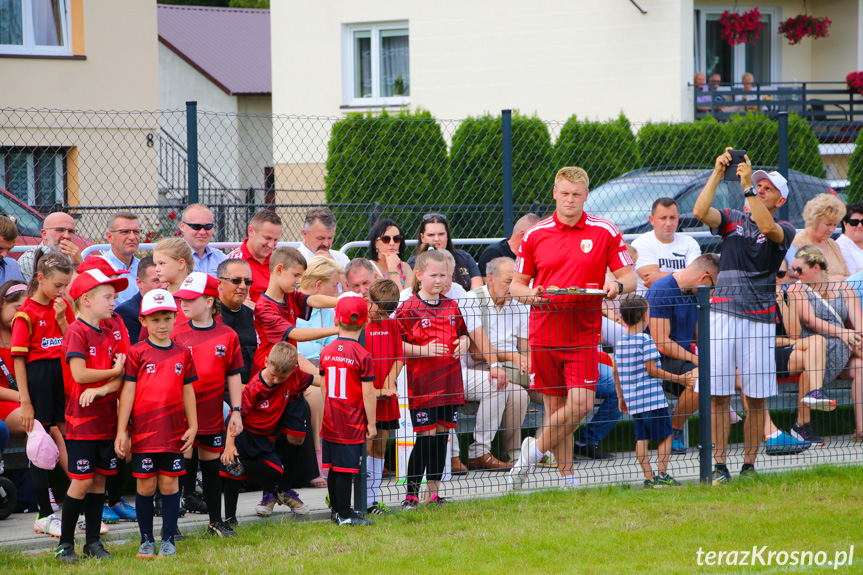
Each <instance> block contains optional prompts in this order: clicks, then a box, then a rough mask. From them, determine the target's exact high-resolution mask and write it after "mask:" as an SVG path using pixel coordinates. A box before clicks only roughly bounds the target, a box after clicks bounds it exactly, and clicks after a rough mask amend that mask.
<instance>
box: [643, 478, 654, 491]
mask: <svg viewBox="0 0 863 575" xmlns="http://www.w3.org/2000/svg"><path fill="white" fill-rule="evenodd" d="M654 487H656V483H654V480H653V479H645V480H644V488H645V489H653V488H654Z"/></svg>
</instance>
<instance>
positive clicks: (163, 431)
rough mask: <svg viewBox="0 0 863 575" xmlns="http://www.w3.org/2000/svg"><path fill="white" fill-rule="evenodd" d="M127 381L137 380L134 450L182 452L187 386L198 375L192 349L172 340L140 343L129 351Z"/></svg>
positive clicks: (185, 427) (137, 451) (133, 415)
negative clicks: (184, 388) (160, 345)
mask: <svg viewBox="0 0 863 575" xmlns="http://www.w3.org/2000/svg"><path fill="white" fill-rule="evenodd" d="M125 379H126V381H134V382H135V404H134V405H133V406H132V452H133V453H180V449H181V448H182V446H183V440H182V439H181V438H182V437H183V434H184V433H185V432H186V429H187V426H186V412H185V411H184V408H183V386H184V385H189V384H191V383H192V382H194V381H195V380H196V379H197V375H196V374H195V365H194V362H193V361H192V350H190V349H189V348H188V347H186V346H184V345H180V344H178V343H176V342H171V345H170V346H168V347H159V346H157V345H154V344H153V343H152V342H150V340H145V341H142V342H139V343H136V344H135V345H133V346H132V348H131V349H130V350H129V353H128V354H127V355H126V376H125Z"/></svg>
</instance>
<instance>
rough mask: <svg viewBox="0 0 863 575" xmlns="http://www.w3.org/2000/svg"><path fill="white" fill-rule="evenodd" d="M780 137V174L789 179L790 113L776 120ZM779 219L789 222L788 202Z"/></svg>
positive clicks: (781, 115)
mask: <svg viewBox="0 0 863 575" xmlns="http://www.w3.org/2000/svg"><path fill="white" fill-rule="evenodd" d="M776 123H777V125H778V132H779V134H778V136H779V173H780V174H782V176H783V177H784V178H785V179H786V180H787V179H788V112H779V115H778V117H777V118H776ZM779 219H782V220H786V221H787V220H788V202H785V203H784V204H783V205H781V206H779Z"/></svg>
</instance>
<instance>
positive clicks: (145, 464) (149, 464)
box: [141, 457, 153, 471]
mask: <svg viewBox="0 0 863 575" xmlns="http://www.w3.org/2000/svg"><path fill="white" fill-rule="evenodd" d="M141 469H143V470H144V471H152V470H153V460H152V459H151V458H149V457H145V458H144V459H142V460H141Z"/></svg>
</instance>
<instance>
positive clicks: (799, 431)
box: [791, 421, 827, 447]
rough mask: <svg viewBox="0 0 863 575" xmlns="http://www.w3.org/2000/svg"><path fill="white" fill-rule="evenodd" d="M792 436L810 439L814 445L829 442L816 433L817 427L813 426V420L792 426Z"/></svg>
mask: <svg viewBox="0 0 863 575" xmlns="http://www.w3.org/2000/svg"><path fill="white" fill-rule="evenodd" d="M791 437H793V438H795V439H799V440H800V441H808V442H809V443H811V444H812V445H813V446H814V447H821V446H822V445H825V444H826V443H827V442H826V441H824V438H823V437H821V436H820V435H818V434H817V433H815V429H814V428H813V427H812V422H811V421H810V422H809V423H805V424H803V425H797V424H796V423H795V424H794V427H792V428H791Z"/></svg>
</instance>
